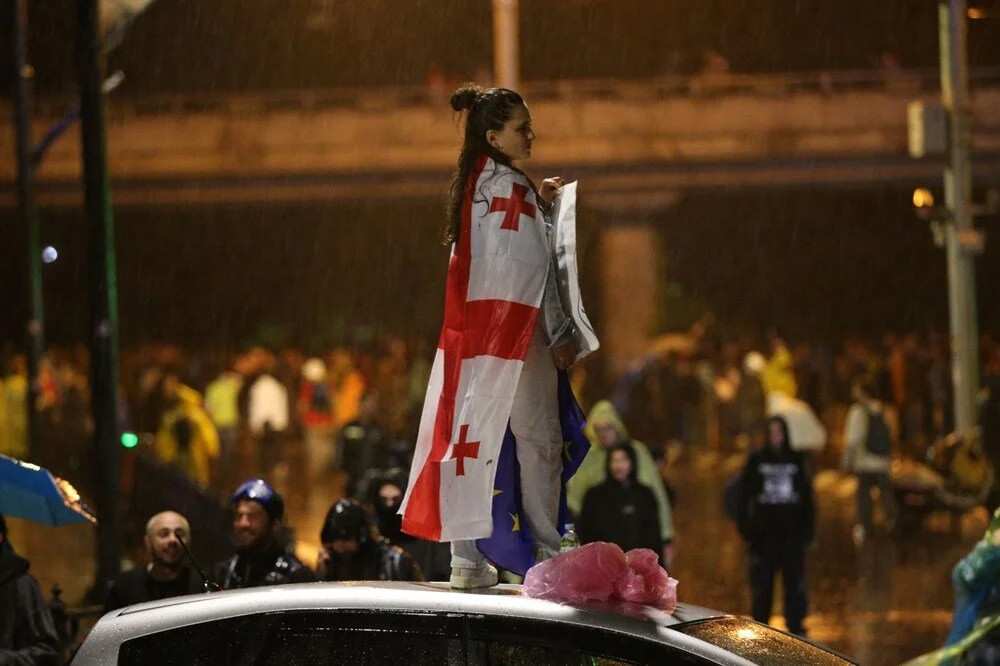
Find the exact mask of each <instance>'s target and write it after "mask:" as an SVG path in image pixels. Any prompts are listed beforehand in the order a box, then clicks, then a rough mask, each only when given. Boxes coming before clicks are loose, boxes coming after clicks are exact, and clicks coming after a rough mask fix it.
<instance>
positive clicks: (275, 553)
mask: <svg viewBox="0 0 1000 666" xmlns="http://www.w3.org/2000/svg"><path fill="white" fill-rule="evenodd" d="M230 504H231V505H232V507H233V538H234V541H235V543H236V554H235V555H233V556H232V557H231V558H229V559H228V560H224V561H222V562H220V563H219V564H217V565H216V568H215V580H216V581H217V582H218V583H219V585H221V586H222V589H224V590H232V589H238V588H243V587H261V586H264V585H284V584H287V583H311V582H313V581H315V580H316V577H315V575H313V572H312V571H311V570H310V569H309V567H307V566H306V565H304V564H302V562H301V561H300V560H299V559H298V558H297V557H295V555H294V554H292V553H289V552H286V551H285V550H284V549H283V548H282V547H281V546H280V544H279V543H278V538H277V535H278V530H279V529H280V528H281V524H282V519H283V518H284V515H285V501H284V500H283V499H282V498H281V495H279V494H278V493H277V492H276V491H275V490H274V488H272V487H271V486H270V485H268V483H267V482H266V481H264V480H263V479H250V480H248V481H245V482H243V484H242V485H241V486H240V487H239V488H237V489H236V492H235V493H233V496H232V499H231V500H230Z"/></svg>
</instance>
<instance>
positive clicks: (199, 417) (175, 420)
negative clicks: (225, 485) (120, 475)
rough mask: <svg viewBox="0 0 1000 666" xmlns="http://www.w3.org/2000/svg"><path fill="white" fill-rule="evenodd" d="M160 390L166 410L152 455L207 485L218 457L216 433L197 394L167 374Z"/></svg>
mask: <svg viewBox="0 0 1000 666" xmlns="http://www.w3.org/2000/svg"><path fill="white" fill-rule="evenodd" d="M161 390H162V391H163V398H164V403H165V404H166V405H168V407H167V410H166V412H164V414H163V420H162V421H161V422H160V428H159V430H158V431H157V433H156V442H155V444H154V449H155V451H156V455H157V456H159V458H160V459H161V460H163V461H164V462H166V463H169V464H172V465H175V466H177V467H178V468H180V469H181V470H182V471H183V472H184V473H185V474H187V475H188V476H189V477H190V478H191V479H192V480H194V481H195V482H197V483H198V484H199V485H202V486H207V485H208V483H209V481H210V480H211V472H212V461H213V460H215V459H216V458H218V457H219V434H218V433H217V432H216V430H215V426H214V425H212V420H211V419H210V418H209V417H208V413H207V412H205V409H204V407H203V406H202V399H201V394H199V393H198V392H197V391H195V390H194V389H193V388H190V387H188V386H185V385H184V384H182V383H181V382H180V379H179V378H178V377H177V375H176V374H174V373H169V372H168V373H167V374H166V375H164V377H163V381H162V382H161Z"/></svg>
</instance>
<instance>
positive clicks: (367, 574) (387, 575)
mask: <svg viewBox="0 0 1000 666" xmlns="http://www.w3.org/2000/svg"><path fill="white" fill-rule="evenodd" d="M317 575H318V576H319V578H320V580H325V581H341V580H402V581H422V580H424V576H423V572H421V570H420V567H419V566H418V565H417V563H416V561H415V560H414V559H413V557H412V556H411V555H410V554H409V553H407V552H406V551H405V550H403V549H402V548H400V547H399V546H393V545H391V544H390V543H389V542H388V541H386V540H384V539H381V538H379V539H374V540H371V541H368V542H366V543H365V544H364V545H362V546H361V548H360V549H359V550H358V552H357V553H355V554H354V556H353V557H351V559H350V560H349V561H344V562H337V561H335V560H334V561H330V562H327V563H326V564H325V565H321V566H320V567H319V571H317Z"/></svg>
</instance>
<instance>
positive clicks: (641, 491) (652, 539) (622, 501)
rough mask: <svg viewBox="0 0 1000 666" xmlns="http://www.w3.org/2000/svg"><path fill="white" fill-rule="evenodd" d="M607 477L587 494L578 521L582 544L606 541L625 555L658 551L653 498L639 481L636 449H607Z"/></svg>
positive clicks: (655, 509) (658, 529) (656, 522)
mask: <svg viewBox="0 0 1000 666" xmlns="http://www.w3.org/2000/svg"><path fill="white" fill-rule="evenodd" d="M607 461H608V468H607V478H606V479H605V480H604V482H603V483H600V484H598V485H596V486H594V487H593V488H591V489H590V490H589V491H588V492H587V496H586V497H585V498H584V499H583V510H582V511H581V512H580V518H579V520H578V521H577V525H576V528H577V533H578V534H579V535H580V541H581V542H582V543H593V542H595V541H608V542H611V543H614V544H617V545H618V546H620V547H621V549H622V550H624V551H626V552H628V551H630V550H632V549H633V548H648V549H650V550H652V551H657V550H659V549H660V546H661V544H662V541H661V539H660V520H659V515H658V513H657V511H658V508H657V505H656V496H655V495H654V494H653V491H652V489H650V488H649V487H648V486H644V485H642V484H641V483H639V481H638V477H637V473H636V467H637V464H636V455H635V449H634V448H632V446H631V445H630V444H615V445H614V446H612V447H611V448H609V449H608V450H607Z"/></svg>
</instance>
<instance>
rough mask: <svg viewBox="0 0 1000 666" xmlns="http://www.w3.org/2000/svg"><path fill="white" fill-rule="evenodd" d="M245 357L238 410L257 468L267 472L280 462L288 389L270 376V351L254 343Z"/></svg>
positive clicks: (286, 418) (272, 369) (271, 360)
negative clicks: (245, 368) (248, 435)
mask: <svg viewBox="0 0 1000 666" xmlns="http://www.w3.org/2000/svg"><path fill="white" fill-rule="evenodd" d="M247 357H248V358H247V360H246V367H247V371H248V373H249V375H248V376H247V378H246V380H245V381H244V382H243V387H242V388H241V389H240V406H241V410H240V411H241V413H242V414H243V418H244V422H245V423H246V428H247V431H248V432H249V433H250V436H251V437H252V438H253V440H254V442H255V444H256V445H257V447H258V451H257V453H258V456H259V461H260V467H261V470H263V471H264V473H268V472H270V471H271V470H272V468H273V467H275V466H276V465H278V464H279V463H280V462H281V445H282V443H283V441H284V437H285V432H286V431H287V430H288V426H289V412H288V390H287V389H286V388H285V386H284V385H283V384H282V383H281V382H279V381H278V380H277V379H276V378H275V376H274V368H275V364H276V362H275V358H274V354H273V353H271V352H270V351H268V350H266V349H263V348H261V347H257V348H255V349H253V350H251V351H250V352H249V354H248V355H247Z"/></svg>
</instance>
